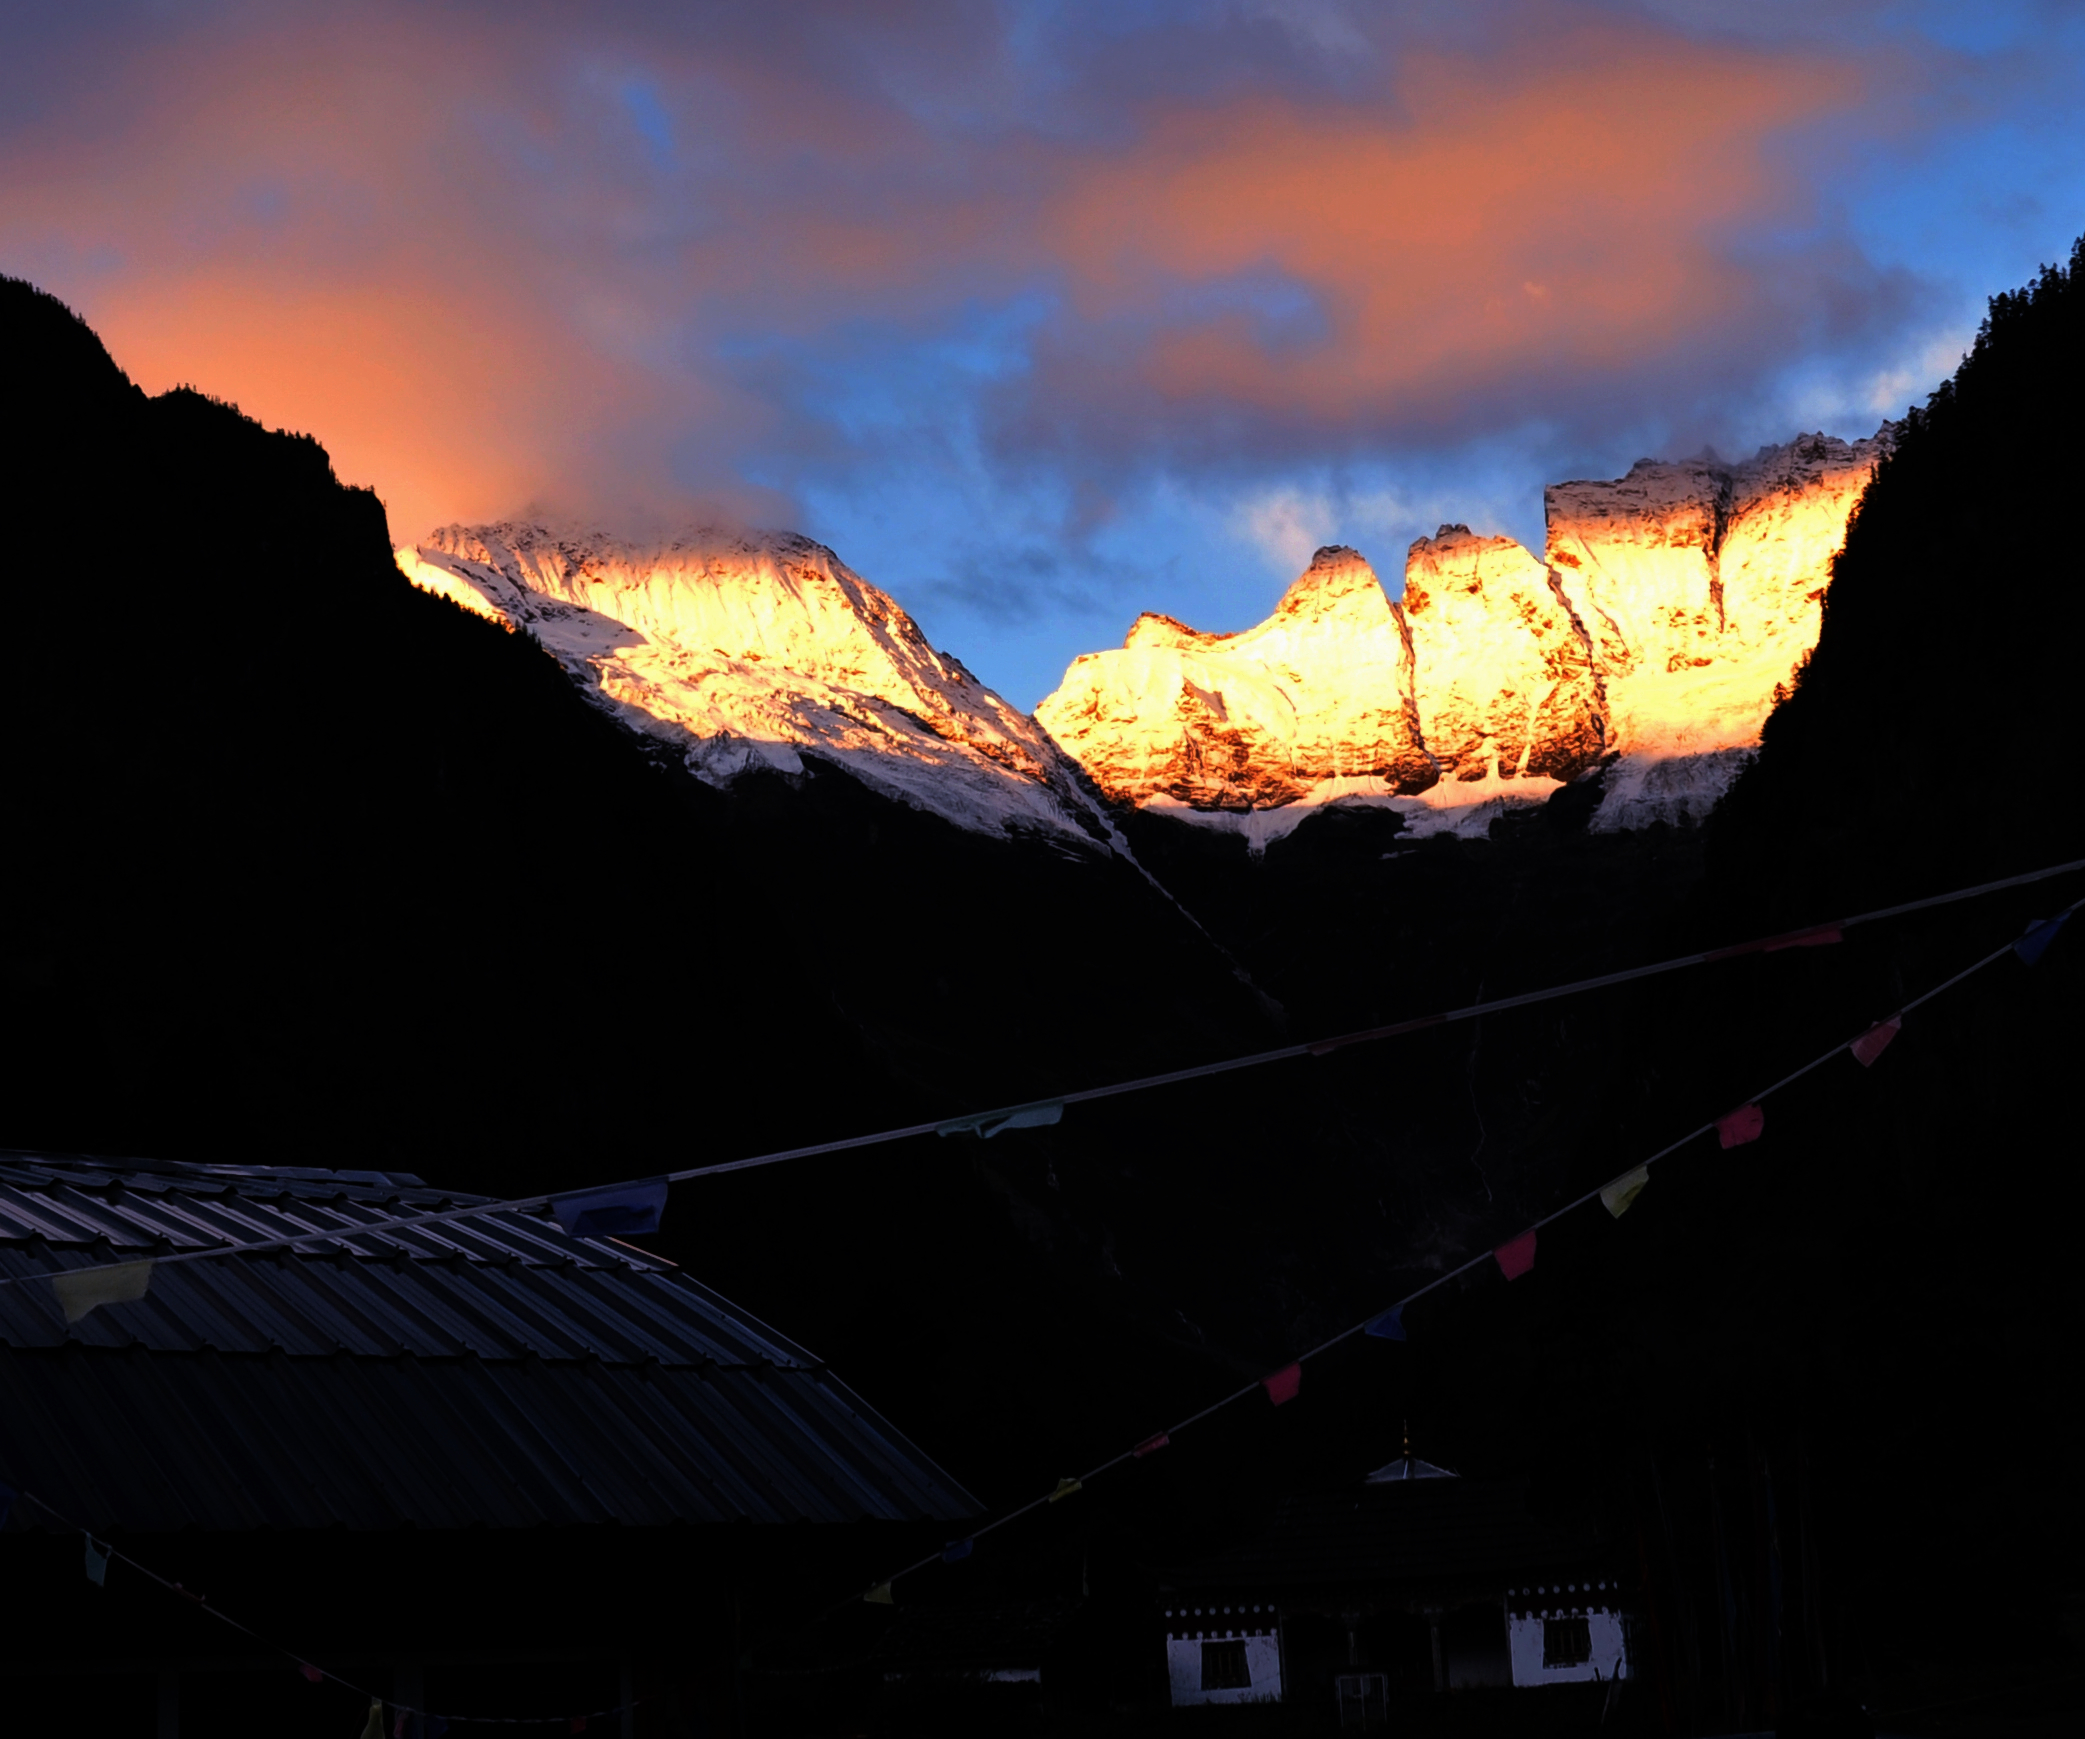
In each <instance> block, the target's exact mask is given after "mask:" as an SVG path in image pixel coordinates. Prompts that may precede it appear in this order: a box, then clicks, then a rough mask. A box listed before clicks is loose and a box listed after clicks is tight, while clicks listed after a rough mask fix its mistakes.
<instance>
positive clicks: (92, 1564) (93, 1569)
mask: <svg viewBox="0 0 2085 1739" xmlns="http://www.w3.org/2000/svg"><path fill="white" fill-rule="evenodd" d="M81 1538H82V1539H84V1540H85V1541H86V1542H87V1580H88V1581H89V1582H92V1583H93V1584H94V1586H95V1587H97V1588H101V1587H104V1586H106V1585H107V1582H108V1579H109V1553H110V1552H111V1551H112V1550H113V1548H112V1547H109V1546H104V1545H103V1544H102V1543H101V1542H100V1541H99V1540H97V1539H96V1538H95V1537H94V1536H93V1535H92V1534H83V1535H82V1536H81Z"/></svg>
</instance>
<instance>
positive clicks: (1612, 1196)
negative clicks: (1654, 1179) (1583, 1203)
mask: <svg viewBox="0 0 2085 1739" xmlns="http://www.w3.org/2000/svg"><path fill="white" fill-rule="evenodd" d="M1650 1181H1651V1168H1650V1167H1649V1166H1647V1165H1639V1166H1638V1167H1637V1168H1636V1169H1635V1170H1634V1171H1625V1172H1623V1173H1622V1175H1621V1176H1620V1177H1618V1178H1616V1179H1615V1180H1614V1182H1613V1183H1607V1184H1602V1185H1601V1186H1600V1205H1601V1206H1602V1207H1603V1208H1605V1209H1606V1210H1607V1211H1608V1212H1609V1213H1610V1214H1612V1215H1614V1217H1615V1218H1616V1219H1618V1220H1619V1219H1620V1218H1621V1217H1622V1216H1623V1215H1624V1214H1626V1213H1627V1212H1628V1211H1629V1209H1630V1207H1631V1206H1632V1205H1633V1204H1634V1202H1635V1200H1636V1198H1637V1197H1638V1196H1640V1195H1642V1194H1643V1191H1644V1186H1645V1185H1646V1184H1648V1183H1649V1182H1650Z"/></svg>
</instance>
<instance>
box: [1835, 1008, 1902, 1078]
mask: <svg viewBox="0 0 2085 1739" xmlns="http://www.w3.org/2000/svg"><path fill="white" fill-rule="evenodd" d="M1903 1030H1904V1021H1903V1018H1902V1017H1901V1016H1892V1017H1891V1018H1890V1019H1888V1020H1886V1021H1884V1022H1883V1023H1882V1025H1880V1026H1871V1027H1870V1028H1869V1029H1868V1030H1867V1031H1866V1032H1864V1033H1862V1034H1861V1036H1860V1037H1859V1038H1857V1039H1855V1040H1854V1041H1853V1043H1852V1044H1850V1045H1848V1046H1847V1047H1846V1048H1847V1049H1848V1050H1850V1051H1851V1052H1853V1060H1854V1061H1855V1062H1856V1063H1858V1064H1860V1066H1861V1067H1862V1068H1864V1069H1872V1068H1873V1067H1874V1066H1875V1059H1876V1058H1877V1057H1879V1056H1881V1055H1882V1053H1883V1052H1884V1051H1886V1050H1888V1049H1889V1044H1890V1040H1891V1039H1893V1038H1895V1037H1896V1036H1897V1035H1898V1034H1899V1033H1900V1032H1902V1031H1903Z"/></svg>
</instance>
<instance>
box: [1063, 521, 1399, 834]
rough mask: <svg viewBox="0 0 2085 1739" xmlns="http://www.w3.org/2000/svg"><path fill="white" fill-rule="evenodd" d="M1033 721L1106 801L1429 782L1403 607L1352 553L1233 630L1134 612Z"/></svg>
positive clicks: (1309, 792)
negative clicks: (1115, 639) (1211, 630)
mask: <svg viewBox="0 0 2085 1739" xmlns="http://www.w3.org/2000/svg"><path fill="white" fill-rule="evenodd" d="M1035 716H1036V718H1037V720H1038V721H1039V722H1040V723H1041V724H1042V725H1043V726H1044V727H1045V728H1046V729H1047V730H1048V731H1049V733H1050V735H1051V736H1052V737H1054V738H1055V739H1056V740H1057V742H1059V743H1060V744H1062V745H1063V746H1064V748H1065V750H1066V751H1067V752H1068V753H1069V754H1071V755H1072V756H1073V757H1075V758H1076V759H1077V760H1078V761H1079V762H1080V764H1081V765H1082V766H1084V767H1085V768H1086V771H1087V772H1088V773H1089V774H1090V775H1091V776H1092V777H1093V779H1094V781H1095V782H1096V783H1097V784H1098V785H1100V786H1101V787H1102V789H1103V790H1105V791H1107V792H1108V794H1109V795H1111V796H1114V797H1117V798H1119V799H1122V800H1125V801H1128V802H1132V803H1139V804H1156V805H1158V806H1160V807H1164V808H1180V809H1183V810H1185V811H1187V812H1190V813H1211V814H1220V815H1245V814H1250V813H1253V812H1258V811H1264V810H1270V809H1278V808H1281V807H1282V806H1284V805H1288V804H1294V803H1297V802H1311V801H1322V800H1323V798H1322V797H1321V796H1319V795H1318V794H1319V793H1320V792H1322V791H1323V790H1324V788H1325V787H1326V786H1328V785H1331V786H1334V787H1337V788H1355V789H1360V788H1371V789H1372V788H1375V787H1378V786H1380V787H1383V788H1394V789H1399V790H1404V789H1416V788H1419V787H1421V786H1424V785H1429V784H1431V783H1432V782H1433V780H1434V778H1435V777H1436V774H1435V769H1434V764H1433V761H1432V759H1431V757H1429V756H1428V755H1427V754H1426V752H1425V750H1424V749H1423V748H1421V747H1420V743H1419V722H1418V715H1417V712H1416V709H1415V707H1414V704H1413V699H1412V646H1411V636H1410V634H1409V632H1408V631H1407V629H1406V625H1405V621H1404V617H1403V615H1402V613H1401V612H1399V611H1398V609H1397V608H1396V607H1395V606H1394V605H1393V604H1391V602H1390V600H1389V599H1388V598H1387V597H1385V596H1384V595H1383V588H1382V586H1381V585H1380V584H1379V583H1378V582H1377V580H1376V576H1375V570H1374V569H1373V568H1371V567H1370V566H1369V565H1368V563H1367V562H1365V561H1364V560H1362V558H1361V557H1360V556H1359V555H1358V554H1356V553H1355V552H1354V551H1353V550H1350V549H1340V548H1334V549H1321V550H1319V551H1318V553H1317V555H1316V557H1315V558H1314V559H1313V560H1312V562H1311V565H1310V567H1309V568H1308V569H1307V570H1305V572H1304V573H1303V575H1302V577H1301V578H1299V579H1298V580H1297V581H1296V583H1295V584H1294V585H1292V586H1291V587H1290V588H1289V589H1288V591H1287V592H1286V593H1284V594H1283V596H1282V600H1281V602H1280V603H1279V604H1277V605H1276V606H1275V609H1274V614H1273V615H1271V616H1270V617H1268V618H1267V620H1266V621H1264V622H1262V623H1261V624H1260V625H1259V626H1258V627H1256V628H1251V629H1248V630H1247V631H1246V632H1244V633H1242V634H1203V633H1198V632H1197V631H1196V630H1194V629H1192V628H1188V627H1185V626H1183V625H1182V624H1180V623H1178V622H1175V621H1173V620H1172V619H1171V618H1170V617H1166V616H1151V615H1146V616H1142V617H1139V618H1138V620H1137V622H1136V624H1135V625H1134V626H1133V627H1132V628H1131V629H1130V631H1129V637H1128V638H1127V640H1125V641H1124V643H1123V646H1122V649H1121V650H1120V651H1118V652H1097V653H1088V654H1086V655H1085V656H1083V657H1081V658H1079V659H1078V660H1077V661H1076V662H1075V663H1074V664H1073V665H1072V667H1071V670H1070V671H1069V672H1068V673H1067V674H1066V677H1065V680H1064V683H1063V684H1062V686H1060V687H1059V688H1058V690H1057V692H1056V693H1055V694H1053V695H1051V696H1050V697H1049V698H1048V699H1047V700H1045V701H1044V702H1043V703H1042V705H1041V706H1040V707H1038V708H1037V709H1036V715H1035Z"/></svg>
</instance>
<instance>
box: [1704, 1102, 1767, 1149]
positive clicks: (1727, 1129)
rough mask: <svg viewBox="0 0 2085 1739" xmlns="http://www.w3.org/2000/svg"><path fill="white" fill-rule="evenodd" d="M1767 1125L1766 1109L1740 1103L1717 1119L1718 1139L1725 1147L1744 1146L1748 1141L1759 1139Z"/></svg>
mask: <svg viewBox="0 0 2085 1739" xmlns="http://www.w3.org/2000/svg"><path fill="white" fill-rule="evenodd" d="M1765 1127H1766V1113H1765V1112H1764V1111H1762V1110H1760V1108H1759V1107H1758V1106H1757V1105H1740V1106H1739V1107H1738V1108H1737V1109H1736V1110H1735V1111H1726V1112H1724V1113H1723V1115H1722V1116H1721V1117H1718V1118H1717V1119H1716V1139H1717V1140H1718V1141H1720V1142H1722V1144H1723V1145H1724V1146H1725V1147H1743V1146H1744V1145H1745V1143H1746V1142H1748V1141H1757V1140H1758V1139H1759V1132H1760V1131H1761V1130H1762V1129H1764V1128H1765Z"/></svg>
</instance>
